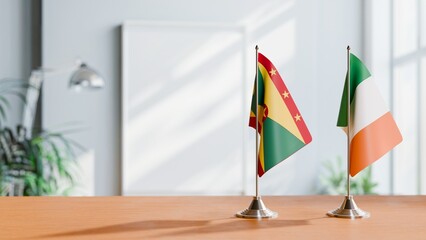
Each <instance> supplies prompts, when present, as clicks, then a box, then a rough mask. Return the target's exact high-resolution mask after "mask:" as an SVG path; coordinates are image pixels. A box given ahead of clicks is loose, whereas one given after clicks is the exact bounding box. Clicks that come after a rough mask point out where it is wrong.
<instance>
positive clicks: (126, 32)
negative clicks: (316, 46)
mask: <svg viewBox="0 0 426 240" xmlns="http://www.w3.org/2000/svg"><path fill="white" fill-rule="evenodd" d="M144 29H145V30H147V29H151V30H152V29H157V30H159V31H161V30H164V31H179V29H184V30H190V29H196V30H197V29H198V30H199V29H203V30H205V31H212V32H214V31H217V32H223V31H229V32H233V33H235V34H238V35H240V37H241V41H240V42H241V46H240V49H241V65H240V66H241V69H239V70H237V71H241V80H239V84H241V86H240V87H241V92H240V96H238V97H239V98H240V100H238V101H240V102H241V105H240V108H241V109H240V111H241V115H240V119H239V120H238V121H240V124H239V125H240V126H241V131H240V132H241V134H240V136H239V141H240V142H241V149H240V150H239V151H240V154H239V156H238V157H239V160H238V161H239V164H240V165H241V169H240V171H238V172H236V173H235V174H236V176H237V175H240V176H238V177H239V178H240V179H239V180H238V182H239V184H238V185H239V186H238V190H237V191H228V192H226V191H225V192H222V191H220V189H215V190H211V189H210V190H211V191H210V192H209V191H206V192H200V191H186V190H184V191H179V190H177V191H173V192H167V191H164V190H160V191H157V192H155V191H150V190H147V191H133V190H131V189H129V186H128V180H127V179H126V178H127V177H128V171H127V170H128V169H129V165H128V161H129V160H128V159H129V158H131V157H132V156H131V154H129V147H128V146H129V144H131V143H130V142H129V133H128V130H129V117H128V113H129V109H130V106H129V105H130V103H129V102H128V99H127V97H128V96H129V94H130V93H131V92H130V91H129V86H130V82H129V81H131V76H129V75H128V71H127V66H128V64H129V57H130V54H129V52H130V51H132V49H131V47H132V46H130V44H129V37H131V36H130V33H131V32H132V31H144ZM246 41H247V40H246V29H245V28H244V27H242V26H238V25H228V24H211V23H175V22H146V21H142V22H141V21H127V22H125V23H124V24H123V26H122V86H121V88H122V89H121V144H122V145H121V149H122V150H121V157H122V159H121V161H122V165H121V166H122V169H121V174H122V182H121V193H122V195H212V194H213V195H217V194H221V195H227V194H231V195H235V194H243V193H244V191H245V189H244V188H245V182H246V166H245V159H246V156H245V155H246V145H247V144H246V139H247V136H246V135H247V133H246V132H245V131H244V130H243V126H246V125H247V119H246V115H247V114H245V110H247V106H246V102H247V96H246V95H247V94H246V92H247V91H245V89H247V86H246V83H245V81H246V80H247V77H246V68H247V66H246V65H247V64H246V56H245V55H246V53H245V50H246V45H247V43H246ZM153 45H155V44H153ZM150 47H151V46H150ZM234 103H235V102H234ZM159 174H161V173H159ZM218 177H219V176H218Z"/></svg>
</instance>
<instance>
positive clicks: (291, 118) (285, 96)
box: [249, 53, 312, 176]
mask: <svg viewBox="0 0 426 240" xmlns="http://www.w3.org/2000/svg"><path fill="white" fill-rule="evenodd" d="M258 81H259V83H258V85H259V93H258V101H259V102H258V104H256V96H255V95H253V97H252V102H251V112H250V121H249V122H250V123H249V126H250V127H253V128H254V129H256V105H257V107H258V114H259V117H258V121H259V126H258V133H259V134H260V147H259V156H258V174H259V176H262V175H263V174H264V173H265V172H266V171H268V170H269V169H271V168H272V167H274V166H275V165H277V164H278V163H280V162H281V161H283V160H284V159H286V158H288V157H289V156H290V155H292V154H293V153H295V152H296V151H297V150H299V149H301V148H302V147H303V146H305V145H306V144H308V143H310V142H311V140H312V137H311V134H310V133H309V130H308V128H307V127H306V125H305V121H304V120H303V118H302V116H301V114H300V112H299V110H298V109H297V107H296V104H295V103H294V101H293V98H292V96H291V94H290V92H289V91H288V89H287V87H286V85H285V84H284V82H283V80H282V78H281V76H280V74H279V73H278V71H277V69H276V68H275V66H274V65H273V64H272V63H271V61H269V60H268V59H267V58H266V57H265V56H263V55H262V54H261V53H258ZM255 87H256V86H255ZM254 93H256V92H255V91H254Z"/></svg>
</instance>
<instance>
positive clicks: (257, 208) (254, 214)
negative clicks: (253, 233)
mask: <svg viewBox="0 0 426 240" xmlns="http://www.w3.org/2000/svg"><path fill="white" fill-rule="evenodd" d="M255 49H256V74H255V76H256V78H255V88H254V89H255V90H254V91H255V93H254V94H255V99H256V156H255V159H256V161H255V163H256V196H254V197H253V200H252V201H251V203H250V206H249V207H248V208H247V209H245V210H243V211H240V212H237V214H236V216H237V217H240V218H258V219H261V218H275V217H277V216H278V213H276V212H273V211H271V210H269V209H268V208H267V207H266V206H265V204H264V203H263V201H262V199H261V198H260V195H259V174H258V173H259V160H258V158H259V131H258V130H259V114H258V109H259V91H258V89H259V75H258V71H259V60H258V55H259V47H258V46H257V45H256V47H255Z"/></svg>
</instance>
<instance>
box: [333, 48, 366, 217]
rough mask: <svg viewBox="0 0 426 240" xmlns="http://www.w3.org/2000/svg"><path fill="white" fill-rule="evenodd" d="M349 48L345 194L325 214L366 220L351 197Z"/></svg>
mask: <svg viewBox="0 0 426 240" xmlns="http://www.w3.org/2000/svg"><path fill="white" fill-rule="evenodd" d="M350 51H351V48H350V47H349V46H348V48H347V64H348V65H347V69H348V70H347V75H346V76H347V86H346V90H347V101H348V103H347V135H348V136H347V158H348V173H347V183H346V184H347V186H346V188H347V193H346V196H345V199H344V200H343V203H342V205H341V206H340V207H339V208H337V209H335V210H332V211H329V212H327V215H328V216H330V217H340V218H352V219H354V218H368V217H369V216H370V213H368V212H365V211H363V210H361V209H360V208H359V207H358V206H357V205H356V203H355V200H354V199H353V196H352V195H351V175H350V171H351V57H350V55H351V53H350Z"/></svg>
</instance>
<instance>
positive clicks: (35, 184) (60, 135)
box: [0, 80, 81, 196]
mask: <svg viewBox="0 0 426 240" xmlns="http://www.w3.org/2000/svg"><path fill="white" fill-rule="evenodd" d="M29 87H30V86H29V85H28V84H25V83H22V82H18V81H16V80H15V81H12V80H3V81H0V115H1V117H0V194H1V195H3V196H5V195H8V196H35V195H37V196H41V195H68V193H69V191H70V190H71V189H72V188H73V187H74V185H75V177H74V175H75V174H74V171H73V170H75V169H76V167H78V165H77V163H76V161H75V153H74V148H76V147H77V148H81V146H80V145H78V144H77V143H76V142H74V141H72V140H71V139H69V138H66V137H65V136H64V133H66V132H67V131H62V132H50V131H40V132H39V133H37V134H36V135H34V136H32V137H28V134H27V131H29V130H28V129H25V128H24V127H22V126H20V125H18V126H17V127H16V131H15V132H14V131H12V129H10V128H8V127H4V120H6V118H7V114H6V112H7V111H6V110H9V109H10V102H9V99H8V98H7V95H13V96H16V97H18V98H20V99H21V100H22V101H23V102H24V103H25V95H24V94H23V92H24V91H25V90H27V89H28V88H29ZM30 130H32V129H30Z"/></svg>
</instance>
